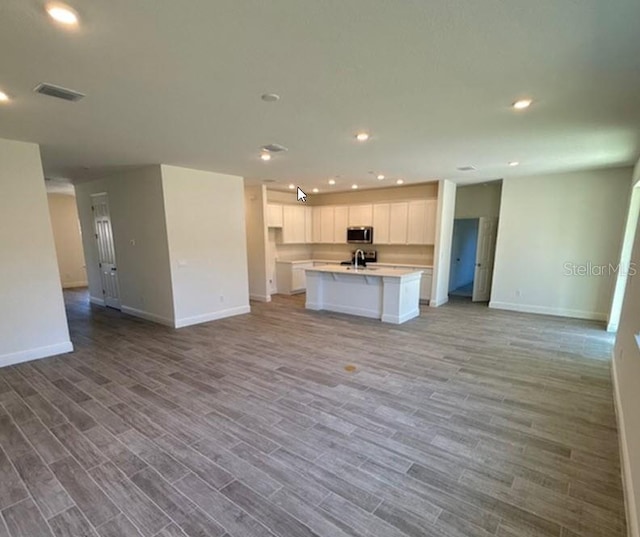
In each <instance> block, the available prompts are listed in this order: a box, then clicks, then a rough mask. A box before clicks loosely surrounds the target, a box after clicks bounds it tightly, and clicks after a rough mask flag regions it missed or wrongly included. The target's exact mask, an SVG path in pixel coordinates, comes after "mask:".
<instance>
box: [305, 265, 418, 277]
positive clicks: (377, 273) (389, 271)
mask: <svg viewBox="0 0 640 537" xmlns="http://www.w3.org/2000/svg"><path fill="white" fill-rule="evenodd" d="M305 271H306V272H328V273H332V274H350V275H353V276H373V277H378V278H382V277H393V278H401V277H402V276H409V275H410V274H420V273H421V272H422V271H421V270H420V269H411V268H408V269H393V268H386V267H369V266H367V267H366V268H358V269H354V268H353V267H351V266H345V265H323V266H319V267H313V268H308V269H305Z"/></svg>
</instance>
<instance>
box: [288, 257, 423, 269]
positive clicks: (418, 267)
mask: <svg viewBox="0 0 640 537" xmlns="http://www.w3.org/2000/svg"><path fill="white" fill-rule="evenodd" d="M340 262H341V261H336V260H335V259H296V260H286V259H278V260H276V263H284V264H289V265H297V264H303V263H329V264H332V265H334V264H335V265H340ZM367 266H368V267H369V266H370V267H407V268H415V269H423V270H424V269H432V268H433V265H414V264H412V263H383V262H377V263H367Z"/></svg>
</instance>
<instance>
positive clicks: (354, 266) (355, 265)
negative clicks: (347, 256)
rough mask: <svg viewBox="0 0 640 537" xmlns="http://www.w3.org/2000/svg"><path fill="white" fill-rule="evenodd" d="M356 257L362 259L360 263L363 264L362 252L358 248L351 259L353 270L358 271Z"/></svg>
mask: <svg viewBox="0 0 640 537" xmlns="http://www.w3.org/2000/svg"><path fill="white" fill-rule="evenodd" d="M358 255H360V257H362V262H363V263H364V262H365V261H364V252H363V251H362V250H361V249H360V248H358V249H357V250H356V253H355V255H354V258H353V263H354V265H353V270H358Z"/></svg>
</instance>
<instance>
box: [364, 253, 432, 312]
mask: <svg viewBox="0 0 640 537" xmlns="http://www.w3.org/2000/svg"><path fill="white" fill-rule="evenodd" d="M374 266H376V267H387V268H395V269H417V270H422V278H420V300H421V301H423V302H426V303H429V300H431V283H432V281H433V268H431V267H425V266H420V265H394V264H391V263H375V264H374Z"/></svg>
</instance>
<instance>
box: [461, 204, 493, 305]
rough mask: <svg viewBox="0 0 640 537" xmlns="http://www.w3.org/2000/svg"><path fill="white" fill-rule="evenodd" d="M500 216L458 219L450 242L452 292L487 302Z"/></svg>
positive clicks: (489, 296) (473, 299)
mask: <svg viewBox="0 0 640 537" xmlns="http://www.w3.org/2000/svg"><path fill="white" fill-rule="evenodd" d="M497 230H498V219H497V218H493V217H486V216H482V217H479V218H456V219H455V220H454V222H453V238H452V241H451V268H450V273H449V295H450V296H457V297H466V298H470V299H471V300H472V301H473V302H488V301H489V299H490V298H491V281H492V278H493V264H494V258H495V250H496V235H497Z"/></svg>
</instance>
